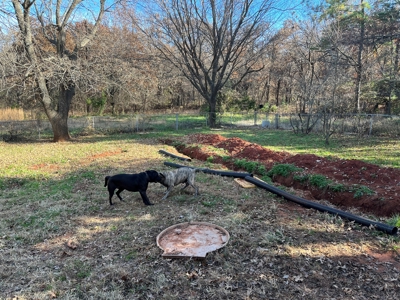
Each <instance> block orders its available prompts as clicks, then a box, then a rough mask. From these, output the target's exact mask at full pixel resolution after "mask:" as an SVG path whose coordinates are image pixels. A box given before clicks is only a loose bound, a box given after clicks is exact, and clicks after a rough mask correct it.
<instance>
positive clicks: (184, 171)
mask: <svg viewBox="0 0 400 300" xmlns="http://www.w3.org/2000/svg"><path fill="white" fill-rule="evenodd" d="M201 170H202V169H195V168H188V167H182V168H179V169H176V170H173V171H164V172H160V177H161V181H160V183H161V184H162V185H163V186H165V187H167V192H166V193H165V196H164V197H163V198H162V199H161V200H165V199H167V197H168V195H169V193H170V192H171V191H172V189H173V188H174V186H176V185H178V184H181V183H185V184H186V185H185V186H184V187H183V188H182V190H183V189H185V188H187V187H188V186H189V185H190V186H191V187H193V188H194V190H195V195H196V196H197V195H198V193H199V189H198V188H197V187H196V186H195V185H194V177H195V173H196V172H198V171H201Z"/></svg>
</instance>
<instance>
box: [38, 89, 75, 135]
mask: <svg viewBox="0 0 400 300" xmlns="http://www.w3.org/2000/svg"><path fill="white" fill-rule="evenodd" d="M74 95H75V87H74V85H73V84H71V85H70V86H69V87H64V85H61V87H60V95H59V99H58V107H57V109H56V110H53V109H51V110H49V109H48V108H47V109H46V107H45V110H46V113H47V116H48V118H49V121H50V124H51V127H52V129H53V135H54V137H53V141H54V142H65V141H69V140H71V136H70V135H69V131H68V114H69V109H70V106H71V101H72V98H73V97H74Z"/></svg>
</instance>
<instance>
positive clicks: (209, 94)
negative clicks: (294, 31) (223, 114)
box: [143, 0, 282, 127]
mask: <svg viewBox="0 0 400 300" xmlns="http://www.w3.org/2000/svg"><path fill="white" fill-rule="evenodd" d="M156 5H157V6H156V7H155V6H154V5H153V4H152V5H151V6H150V8H149V9H150V10H151V12H149V13H148V14H147V16H148V19H147V20H148V21H149V22H150V24H151V26H149V27H147V28H144V29H143V30H144V32H146V33H147V34H148V35H149V36H150V37H152V41H153V43H154V46H155V47H156V48H157V49H158V50H159V51H160V52H161V53H162V55H163V57H164V58H166V59H167V60H169V61H170V62H172V63H173V65H175V66H176V67H177V68H178V69H179V70H180V71H181V72H182V73H183V75H184V76H185V77H186V78H187V79H188V80H189V81H190V82H191V84H192V85H193V86H194V87H195V89H196V90H197V91H198V92H199V93H200V94H201V95H202V97H204V99H205V100H206V101H207V103H208V105H209V112H210V114H209V121H210V122H209V124H210V126H211V127H214V126H215V125H216V110H217V96H218V93H219V91H220V90H221V89H222V88H223V87H224V86H225V85H226V84H227V83H229V84H230V86H231V87H232V88H233V87H234V86H235V85H237V84H239V83H240V82H241V81H242V80H243V78H244V77H245V76H246V75H248V74H250V73H252V72H257V71H259V70H261V69H262V68H263V65H262V63H260V58H262V55H263V53H264V49H265V45H266V44H267V43H268V40H269V34H268V33H269V32H270V30H271V24H272V19H273V17H275V18H276V17H277V14H278V13H279V12H277V9H278V8H279V9H281V8H282V7H279V3H278V1H273V0H262V1H255V0H241V1H239V0H221V1H213V0H207V1H197V0H159V1H156ZM274 5H275V6H274ZM274 13H275V14H274ZM147 24H149V23H147Z"/></svg>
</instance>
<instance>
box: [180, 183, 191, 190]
mask: <svg viewBox="0 0 400 300" xmlns="http://www.w3.org/2000/svg"><path fill="white" fill-rule="evenodd" d="M188 186H189V183H188V182H187V181H186V184H185V186H184V187H183V188H181V191H183V190H184V189H186V188H187V187H188Z"/></svg>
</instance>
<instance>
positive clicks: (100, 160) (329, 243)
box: [0, 137, 400, 299]
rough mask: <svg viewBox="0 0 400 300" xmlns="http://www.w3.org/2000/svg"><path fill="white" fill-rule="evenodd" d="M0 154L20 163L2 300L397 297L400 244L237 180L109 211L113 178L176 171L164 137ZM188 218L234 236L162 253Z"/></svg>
mask: <svg viewBox="0 0 400 300" xmlns="http://www.w3.org/2000/svg"><path fill="white" fill-rule="evenodd" d="M89 144H91V145H97V146H95V147H94V146H91V147H89V146H88V145H89ZM1 147H2V149H3V152H6V153H9V154H8V160H7V162H6V161H5V160H4V156H1V155H0V158H1V159H0V167H1V168H2V169H4V170H5V169H6V168H14V169H13V170H14V171H13V173H10V175H9V176H8V177H7V178H3V181H0V183H2V186H0V295H1V296H0V298H2V299H17V298H18V299H177V298H181V299H397V298H398V290H399V288H400V282H399V270H400V262H399V255H398V248H399V246H400V244H399V241H398V238H397V237H393V236H388V235H385V234H383V233H379V232H377V231H375V230H373V229H369V228H366V227H360V226H358V225H356V224H353V223H350V222H347V221H344V220H341V219H340V218H337V217H334V216H331V215H328V214H323V213H319V212H316V211H314V210H309V209H305V208H302V207H299V206H297V205H296V204H294V203H289V202H287V201H285V200H283V199H279V198H276V197H274V196H273V195H272V194H269V193H267V192H266V191H265V190H261V189H258V188H252V189H243V188H241V187H239V186H238V185H237V184H236V182H234V180H233V179H232V178H225V177H219V176H215V175H208V174H203V173H198V174H197V175H196V183H197V185H198V186H199V188H200V192H201V195H200V196H197V197H195V196H193V195H192V193H193V191H192V190H191V189H190V188H187V189H186V190H185V191H183V192H180V191H179V189H175V190H174V191H173V192H172V193H171V195H170V197H169V198H168V199H167V200H166V201H160V199H161V197H162V196H163V194H164V191H165V188H164V187H163V186H161V185H159V184H154V183H153V184H150V186H149V190H148V195H149V198H150V200H151V201H152V202H153V203H154V204H155V205H154V206H151V207H147V206H144V204H143V203H142V201H141V199H140V195H139V194H138V193H129V192H126V191H125V192H123V194H122V195H123V196H125V200H126V201H125V202H120V201H119V200H117V199H116V198H115V199H114V202H115V205H114V206H113V207H110V206H109V204H108V200H107V192H106V189H105V188H104V186H103V185H104V183H103V180H104V176H105V175H109V174H115V173H122V172H129V173H133V172H140V171H144V170H146V169H156V170H164V169H168V168H167V167H166V166H164V165H163V162H164V161H165V160H168V159H166V158H165V157H163V156H162V155H161V154H159V153H158V150H159V149H165V150H167V151H170V152H175V149H174V148H172V147H170V146H166V145H164V144H162V143H161V142H160V141H158V140H152V139H142V140H129V139H126V140H109V141H107V139H104V140H101V141H96V140H95V139H93V138H92V137H85V138H80V139H78V140H76V141H74V142H72V143H67V144H52V143H37V144H35V145H31V144H6V143H2V144H1ZM175 153H176V152H175ZM12 154H13V155H12ZM38 154H40V155H38ZM10 164H11V165H12V166H13V167H10ZM190 165H192V166H207V167H211V168H214V169H218V168H222V167H221V166H220V165H215V164H210V163H207V162H200V161H192V162H191V163H190ZM12 174H13V175H12ZM21 174H23V176H21ZM289 191H292V192H294V191H293V190H290V189H289ZM300 196H301V195H300ZM324 204H326V205H328V204H327V203H324ZM352 212H353V213H356V214H359V215H362V214H361V213H359V212H357V211H352ZM187 221H205V222H211V223H214V224H217V225H219V226H222V227H224V228H225V229H226V230H228V231H229V233H230V236H231V239H230V241H229V243H228V244H227V246H226V247H224V248H223V249H220V250H218V251H216V252H212V253H209V254H208V256H207V257H206V259H205V260H193V259H164V258H162V257H161V254H162V250H161V249H159V248H158V247H157V245H156V237H157V235H158V234H159V233H160V232H161V231H162V230H163V229H165V228H167V227H169V226H171V225H174V224H177V223H180V222H187ZM383 221H384V220H383Z"/></svg>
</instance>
